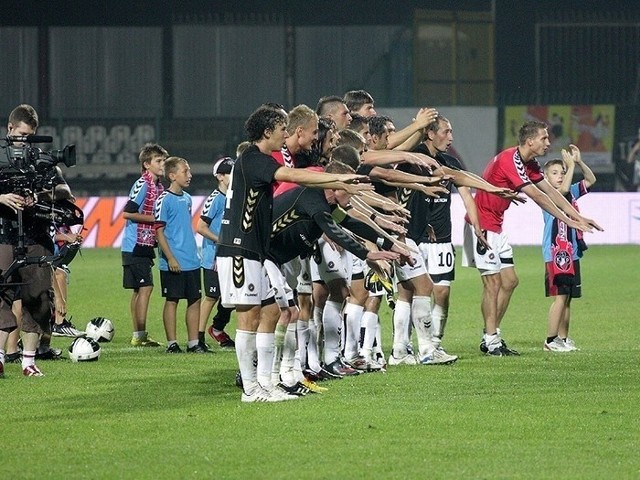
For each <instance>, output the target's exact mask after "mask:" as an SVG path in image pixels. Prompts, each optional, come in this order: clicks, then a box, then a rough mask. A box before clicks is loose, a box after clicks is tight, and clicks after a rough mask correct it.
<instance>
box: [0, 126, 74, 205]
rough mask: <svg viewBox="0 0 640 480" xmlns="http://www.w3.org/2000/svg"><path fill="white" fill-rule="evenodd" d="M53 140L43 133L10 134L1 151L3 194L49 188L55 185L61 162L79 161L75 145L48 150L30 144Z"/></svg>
mask: <svg viewBox="0 0 640 480" xmlns="http://www.w3.org/2000/svg"><path fill="white" fill-rule="evenodd" d="M52 141H53V138H52V137H49V136H43V135H25V136H7V137H6V142H7V145H6V146H5V147H4V148H3V149H2V150H3V152H2V153H1V154H0V193H25V192H40V191H44V190H49V189H51V188H52V186H53V180H54V179H55V177H56V173H57V170H56V166H57V165H58V164H59V163H62V164H64V165H66V166H67V167H72V166H74V165H75V164H76V147H75V145H67V146H65V147H64V148H63V149H62V150H51V151H49V152H47V151H44V150H42V149H40V148H38V147H34V146H33V145H31V144H33V143H51V142H52ZM15 143H22V144H24V145H15Z"/></svg>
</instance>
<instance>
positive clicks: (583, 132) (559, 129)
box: [503, 105, 615, 167]
mask: <svg viewBox="0 0 640 480" xmlns="http://www.w3.org/2000/svg"><path fill="white" fill-rule="evenodd" d="M529 120H538V121H541V122H545V123H546V124H547V125H549V130H548V131H549V141H550V142H551V148H550V149H549V151H548V152H547V155H546V156H544V157H540V158H539V159H538V160H539V161H540V163H541V164H544V163H545V162H546V161H548V160H551V159H553V158H562V157H561V155H560V151H561V150H562V149H563V148H567V147H568V146H569V144H574V145H576V146H577V147H578V148H579V149H580V151H581V152H582V158H583V160H584V161H585V162H586V163H587V164H588V165H589V166H595V167H597V166H608V165H612V157H613V155H612V152H613V149H614V132H615V128H614V127H615V125H614V123H615V106H614V105H518V106H509V107H505V109H504V122H505V125H504V127H505V128H504V144H503V148H507V147H511V146H514V145H517V144H518V130H519V129H520V126H521V125H522V124H523V123H524V122H526V121H529Z"/></svg>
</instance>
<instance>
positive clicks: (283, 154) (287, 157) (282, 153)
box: [271, 145, 296, 194]
mask: <svg viewBox="0 0 640 480" xmlns="http://www.w3.org/2000/svg"><path fill="white" fill-rule="evenodd" d="M271 156H272V157H273V158H275V160H276V162H278V163H279V164H280V165H282V166H283V167H289V168H295V166H296V157H294V156H293V155H292V154H291V153H290V152H289V149H288V148H287V146H286V145H285V146H283V147H282V149H280V150H274V151H272V152H271ZM279 186H280V182H274V183H273V193H274V194H275V192H276V190H278V187H279Z"/></svg>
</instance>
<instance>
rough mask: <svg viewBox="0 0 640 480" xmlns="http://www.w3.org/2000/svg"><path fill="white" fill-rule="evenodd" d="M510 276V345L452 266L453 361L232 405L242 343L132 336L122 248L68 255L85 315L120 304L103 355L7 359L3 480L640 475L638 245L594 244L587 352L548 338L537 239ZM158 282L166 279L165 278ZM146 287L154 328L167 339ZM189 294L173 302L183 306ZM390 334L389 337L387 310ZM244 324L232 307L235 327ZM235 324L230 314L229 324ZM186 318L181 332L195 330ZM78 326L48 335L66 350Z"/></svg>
mask: <svg viewBox="0 0 640 480" xmlns="http://www.w3.org/2000/svg"><path fill="white" fill-rule="evenodd" d="M515 253H516V265H517V270H518V273H519V276H520V280H521V283H520V286H519V287H518V289H517V291H516V293H515V295H514V298H513V299H512V303H511V306H510V308H509V311H508V313H507V318H506V319H505V322H504V325H503V327H504V328H503V334H504V336H505V338H506V339H507V341H508V342H509V345H510V346H512V347H513V348H516V349H517V350H519V351H520V352H521V353H522V356H521V357H518V358H512V357H508V358H490V357H485V356H483V355H481V354H480V352H479V350H478V343H479V340H480V332H481V315H480V310H479V308H480V307H479V301H480V294H481V286H480V279H479V277H478V274H477V273H476V272H475V271H474V270H471V269H465V268H458V270H457V277H458V279H457V280H456V282H455V283H454V286H453V290H452V307H451V312H450V316H449V318H450V321H449V324H448V327H447V335H446V337H445V342H444V345H445V347H446V349H447V350H448V351H450V352H452V353H456V354H458V355H460V357H461V358H460V360H459V361H458V363H457V364H455V365H452V366H442V367H435V366H425V367H423V366H400V367H395V368H394V367H390V368H389V370H388V372H387V373H386V374H367V375H362V376H359V377H356V378H348V379H343V380H339V381H333V382H326V383H324V384H323V385H324V386H327V387H328V388H330V391H329V392H328V393H326V394H323V395H313V396H311V397H307V398H304V399H302V400H298V401H294V402H285V403H280V404H252V405H243V404H241V403H240V401H239V399H240V392H239V390H238V389H237V388H236V387H235V386H234V385H233V382H234V376H235V372H236V359H235V354H234V353H233V352H229V351H221V350H219V349H217V347H214V349H215V350H216V353H215V354H212V355H188V354H184V355H167V354H165V353H163V349H137V348H132V347H130V346H129V343H128V342H129V338H130V333H131V332H130V331H131V326H130V320H129V314H128V308H129V298H130V296H129V293H128V292H125V291H124V290H123V289H122V288H121V269H120V266H119V265H120V264H119V252H118V251H116V250H110V249H94V250H84V251H83V255H82V257H78V258H77V259H76V260H75V261H74V263H73V264H72V271H73V273H72V277H71V285H70V293H69V303H70V305H69V311H70V313H72V314H73V316H74V317H73V321H74V322H75V323H76V325H77V326H78V327H80V328H83V327H84V325H85V324H86V322H87V321H88V320H89V319H90V318H92V317H95V316H105V317H108V318H110V319H111V320H112V321H113V322H114V324H115V327H116V336H115V339H114V341H113V342H111V343H108V344H103V345H102V356H101V358H100V360H99V361H98V362H90V363H80V364H73V363H71V362H69V361H68V360H62V361H57V362H39V365H40V367H41V368H42V370H43V371H44V372H45V374H46V376H45V377H44V378H24V377H22V376H21V375H20V371H19V366H18V365H12V364H10V365H7V366H6V373H7V378H5V379H4V380H0V388H1V389H2V392H3V397H4V401H3V402H2V404H1V406H0V418H2V420H3V425H4V442H3V446H2V449H1V450H0V452H1V453H0V459H1V461H0V472H2V476H3V477H4V478H39V479H42V478H52V477H60V478H256V477H258V476H261V477H264V478H269V479H271V478H292V477H293V478H301V479H304V478H350V479H351V478H353V479H359V478H367V477H374V476H375V477H377V478H411V477H412V478H430V479H437V478H492V479H495V478H603V477H610V478H614V477H615V478H638V477H639V476H640V460H638V455H637V451H638V447H639V444H640V428H639V427H640V425H639V424H640V422H639V421H638V414H637V410H636V409H637V408H638V405H639V404H640V389H639V387H638V345H639V344H640V338H639V337H640V335H639V334H638V329H637V328H636V321H637V318H638V308H637V302H636V299H637V272H638V258H639V255H638V253H639V249H638V247H637V246H623V247H617V246H616V247H612V246H606V247H605V246H592V247H591V248H590V249H589V251H588V252H587V255H586V258H585V259H584V261H583V262H582V270H583V272H582V274H583V292H584V298H582V299H579V300H575V301H574V303H573V307H572V310H573V321H572V328H571V333H572V337H573V338H574V339H575V340H576V342H577V344H578V346H579V347H580V348H581V350H580V351H579V352H573V353H567V354H552V353H548V352H543V351H542V342H543V340H544V336H545V332H546V314H547V311H548V307H549V305H550V300H549V299H545V298H544V290H543V283H542V282H543V280H542V277H543V265H542V261H541V258H540V252H539V249H538V248H533V247H526V248H525V247H520V248H516V252H515ZM156 285H157V286H159V282H156ZM161 311H162V300H161V298H160V294H159V287H156V291H155V292H154V295H153V299H152V305H151V308H150V315H149V318H150V320H149V322H148V323H149V330H150V331H151V334H152V336H154V337H155V338H156V339H163V337H164V334H163V328H162V322H161ZM182 312H184V305H182V306H181V307H179V318H181V316H182ZM382 321H383V324H384V327H385V336H384V345H385V350H386V351H388V349H389V347H390V320H389V311H388V310H387V309H386V307H384V311H383V312H382ZM234 324H235V322H234V321H232V325H234ZM230 333H232V329H231V330H230ZM185 335H186V334H185V328H184V324H183V322H179V329H178V337H179V339H180V340H181V343H183V344H184V341H185ZM70 343H71V340H70V339H63V338H54V339H53V345H54V346H57V347H59V348H66V347H67V346H68V345H69V344H70Z"/></svg>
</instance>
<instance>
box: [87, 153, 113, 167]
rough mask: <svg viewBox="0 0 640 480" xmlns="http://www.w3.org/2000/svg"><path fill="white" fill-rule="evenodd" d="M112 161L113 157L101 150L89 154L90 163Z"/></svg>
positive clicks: (108, 162) (103, 163)
mask: <svg viewBox="0 0 640 480" xmlns="http://www.w3.org/2000/svg"><path fill="white" fill-rule="evenodd" d="M112 162H113V157H112V156H111V154H110V153H107V152H104V151H102V150H100V151H97V152H95V153H94V154H93V155H92V156H91V164H92V165H110V164H111V163H112Z"/></svg>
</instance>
